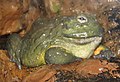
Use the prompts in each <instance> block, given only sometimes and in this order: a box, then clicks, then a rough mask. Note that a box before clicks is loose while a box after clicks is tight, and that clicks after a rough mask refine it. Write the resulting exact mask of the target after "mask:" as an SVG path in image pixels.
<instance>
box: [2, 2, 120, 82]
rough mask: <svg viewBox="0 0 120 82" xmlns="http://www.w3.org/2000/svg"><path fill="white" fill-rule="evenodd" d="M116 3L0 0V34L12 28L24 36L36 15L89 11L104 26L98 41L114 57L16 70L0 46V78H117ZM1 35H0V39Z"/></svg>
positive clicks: (119, 23)
mask: <svg viewBox="0 0 120 82" xmlns="http://www.w3.org/2000/svg"><path fill="white" fill-rule="evenodd" d="M62 1H63V2H62ZM53 4H56V5H53ZM119 5H120V2H119V0H116V1H114V0H99V1H98V0H74V1H73V0H9V1H8V0H1V2H0V35H1V36H5V35H8V34H10V33H14V32H16V33H19V34H20V35H21V36H24V34H25V33H26V32H28V31H29V30H30V27H31V25H32V23H33V22H34V21H35V20H36V19H37V18H38V17H54V16H58V15H74V14H76V13H79V12H89V13H93V14H96V16H97V19H98V21H99V22H100V24H102V26H103V28H104V29H105V32H104V35H105V36H104V37H103V41H102V44H104V45H106V46H107V47H109V48H110V49H111V50H112V52H113V53H114V54H116V57H115V58H111V59H110V60H109V61H107V60H100V59H93V58H90V59H87V60H83V61H81V62H80V61H77V62H73V63H70V64H66V65H44V66H40V67H36V68H27V67H24V66H23V69H22V70H19V69H18V68H17V66H16V64H15V63H13V62H11V61H10V59H9V57H8V53H7V51H6V50H2V49H1V50H0V82H101V81H103V82H104V81H109V82H119V81H120V6H119ZM54 6H55V8H54ZM2 39H3V38H0V41H1V40H2Z"/></svg>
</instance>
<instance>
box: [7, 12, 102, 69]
mask: <svg viewBox="0 0 120 82" xmlns="http://www.w3.org/2000/svg"><path fill="white" fill-rule="evenodd" d="M102 37H103V28H102V27H101V25H100V24H99V23H98V22H97V20H96V17H95V16H94V15H91V14H89V13H81V14H78V15H74V16H64V17H58V18H52V19H45V18H38V19H37V20H36V21H35V22H34V23H33V24H32V28H31V30H30V31H29V32H28V33H27V34H26V35H25V36H24V37H22V38H21V37H20V36H19V35H18V34H11V35H10V36H9V38H8V42H7V50H8V53H9V55H10V59H11V61H13V62H15V63H16V64H17V65H18V67H19V69H21V64H22V65H25V66H27V67H36V66H40V65H43V64H47V63H48V64H66V63H70V62H73V61H76V60H79V59H80V58H89V57H91V56H92V55H93V53H94V51H95V49H96V48H97V47H98V46H99V44H100V43H101V40H102Z"/></svg>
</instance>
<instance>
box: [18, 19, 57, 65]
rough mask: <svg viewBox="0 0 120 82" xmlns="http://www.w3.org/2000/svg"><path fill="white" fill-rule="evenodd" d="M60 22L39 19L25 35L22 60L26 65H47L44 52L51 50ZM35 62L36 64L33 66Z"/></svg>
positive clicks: (21, 54) (22, 45)
mask: <svg viewBox="0 0 120 82" xmlns="http://www.w3.org/2000/svg"><path fill="white" fill-rule="evenodd" d="M58 24H59V21H57V20H55V19H52V20H46V19H38V20H37V21H35V22H34V24H33V25H32V28H31V30H30V31H29V32H28V33H27V34H26V35H25V37H24V38H23V41H22V44H21V52H20V56H21V60H22V63H23V64H24V65H27V66H37V65H38V64H39V63H41V64H45V62H43V61H44V53H43V52H44V51H45V50H46V49H47V48H49V46H50V42H51V41H53V37H57V35H58V34H56V33H58V32H59V31H58V28H57V25H58ZM36 60H40V61H36ZM33 62H34V64H33Z"/></svg>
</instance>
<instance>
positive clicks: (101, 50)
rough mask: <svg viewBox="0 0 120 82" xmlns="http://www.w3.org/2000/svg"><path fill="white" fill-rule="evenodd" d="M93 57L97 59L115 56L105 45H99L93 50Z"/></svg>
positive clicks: (108, 58)
mask: <svg viewBox="0 0 120 82" xmlns="http://www.w3.org/2000/svg"><path fill="white" fill-rule="evenodd" d="M93 57H94V58H99V59H107V60H110V58H112V57H115V55H114V54H113V52H112V51H111V50H110V49H109V48H108V47H106V46H104V45H100V46H99V47H98V48H97V49H96V50H95V52H94V56H93Z"/></svg>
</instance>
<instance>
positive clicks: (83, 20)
mask: <svg viewBox="0 0 120 82" xmlns="http://www.w3.org/2000/svg"><path fill="white" fill-rule="evenodd" d="M77 20H78V21H79V22H80V23H85V22H87V21H88V20H87V18H86V17H85V16H78V17H77Z"/></svg>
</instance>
